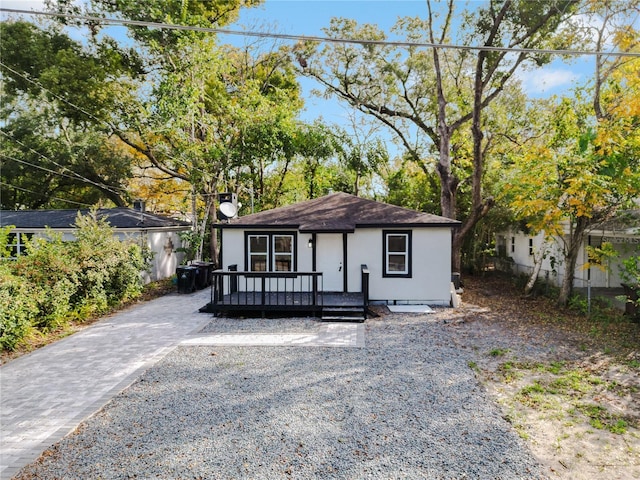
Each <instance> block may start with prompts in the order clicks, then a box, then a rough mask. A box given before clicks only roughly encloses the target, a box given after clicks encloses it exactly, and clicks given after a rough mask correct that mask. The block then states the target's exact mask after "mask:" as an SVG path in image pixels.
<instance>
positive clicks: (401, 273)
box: [382, 230, 411, 277]
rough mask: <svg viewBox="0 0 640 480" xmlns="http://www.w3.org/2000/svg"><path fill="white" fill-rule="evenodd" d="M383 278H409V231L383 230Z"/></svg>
mask: <svg viewBox="0 0 640 480" xmlns="http://www.w3.org/2000/svg"><path fill="white" fill-rule="evenodd" d="M382 240H383V242H382V244H383V273H382V276H383V277H411V230H383V231H382Z"/></svg>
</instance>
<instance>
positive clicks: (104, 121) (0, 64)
mask: <svg viewBox="0 0 640 480" xmlns="http://www.w3.org/2000/svg"><path fill="white" fill-rule="evenodd" d="M0 10H2V9H1V8H0ZM0 66H2V67H3V68H6V69H7V70H9V71H10V72H11V73H13V74H14V75H18V76H19V77H21V78H23V79H25V80H26V81H27V82H29V83H32V84H34V85H35V86H36V87H38V88H41V89H42V90H44V91H45V92H47V93H49V94H51V95H53V96H54V97H55V98H57V99H58V100H60V101H61V102H64V103H66V104H67V105H69V106H70V107H72V108H75V109H76V110H77V111H79V112H80V113H83V114H85V115H86V116H88V117H90V118H92V119H94V120H96V121H98V122H99V123H102V124H103V125H106V126H107V127H109V128H110V129H111V130H114V128H113V125H111V124H110V123H109V122H107V121H106V120H103V119H101V118H98V117H96V116H95V115H94V114H92V113H90V112H87V111H86V110H84V109H83V108H81V107H79V106H77V105H75V104H74V103H71V102H70V101H69V100H67V99H66V98H63V97H61V96H60V95H58V94H56V93H54V92H52V91H51V90H49V89H47V88H46V87H44V86H43V85H42V84H41V83H39V82H36V81H35V80H32V79H30V78H29V77H27V76H26V75H25V74H23V73H20V72H18V71H17V70H14V69H13V68H11V67H10V66H8V65H6V64H5V63H3V62H0Z"/></svg>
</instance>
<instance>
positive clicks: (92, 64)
mask: <svg viewBox="0 0 640 480" xmlns="http://www.w3.org/2000/svg"><path fill="white" fill-rule="evenodd" d="M0 27H1V28H2V36H3V42H1V43H0V55H1V58H2V63H1V64H0V73H1V75H2V79H3V81H4V85H5V93H6V95H5V97H4V102H3V104H2V107H1V108H0V118H1V119H2V122H3V125H2V129H1V131H0V133H1V135H2V167H3V182H2V186H1V189H2V202H3V207H4V208H24V207H27V208H41V207H50V208H51V207H58V206H68V203H67V202H68V201H70V202H71V203H72V204H78V203H81V204H93V203H95V202H97V201H111V202H113V203H114V204H115V205H118V206H122V205H125V204H126V203H127V201H128V196H127V193H126V190H125V186H126V181H127V179H128V176H129V174H130V168H129V159H127V158H126V157H127V156H126V154H125V153H124V152H123V151H121V150H119V149H118V148H117V145H115V144H114V143H113V142H110V141H109V139H108V136H107V135H105V133H104V128H105V122H106V121H107V119H108V118H109V116H110V115H111V111H112V109H113V107H114V102H113V99H114V98H123V97H124V98H126V97H128V96H129V95H130V92H131V91H132V90H134V88H135V85H134V83H135V82H134V78H135V76H136V74H137V71H136V70H135V69H134V70H132V69H131V65H132V64H135V63H136V62H135V55H131V54H130V53H129V52H125V51H123V50H120V49H118V48H117V47H115V46H113V45H111V44H109V43H101V44H97V45H95V46H94V48H88V47H86V48H85V47H83V46H81V45H80V44H79V43H77V42H74V41H72V40H71V39H70V38H69V37H68V36H66V35H64V34H62V33H60V32H57V31H56V30H55V29H53V28H48V29H40V28H38V27H36V26H34V25H32V24H29V23H26V22H21V21H19V22H11V21H8V22H2V24H1V25H0ZM26 59H28V60H29V61H27V60H26ZM60 199H62V200H60Z"/></svg>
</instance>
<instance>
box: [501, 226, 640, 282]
mask: <svg viewBox="0 0 640 480" xmlns="http://www.w3.org/2000/svg"><path fill="white" fill-rule="evenodd" d="M499 237H502V239H499V241H498V243H501V242H502V243H504V244H506V255H507V257H511V259H512V260H513V267H512V269H513V272H514V273H516V274H525V275H530V274H531V272H533V268H534V256H533V255H529V240H530V239H532V240H533V248H534V252H535V253H536V255H537V253H538V252H539V251H540V249H541V248H542V245H543V241H544V235H543V234H538V235H535V236H531V235H527V234H525V233H523V232H520V231H518V232H513V231H510V232H505V233H503V234H500V235H499ZM512 237H513V238H514V239H515V241H514V246H515V248H514V251H513V252H512V251H511V238H512ZM637 238H638V237H637V236H635V235H613V236H612V235H607V234H606V232H605V233H603V232H601V231H595V232H592V233H591V234H590V235H588V236H587V238H586V240H585V243H583V244H582V245H581V247H580V250H579V252H578V261H577V263H576V269H575V271H574V272H573V277H574V285H575V287H577V288H584V287H586V286H587V285H588V284H589V283H590V285H591V286H592V287H604V288H617V287H619V286H620V283H621V282H622V280H621V278H620V273H619V268H618V267H617V265H618V264H619V263H621V262H622V260H624V259H626V258H629V257H630V256H631V255H633V253H634V251H636V252H637V251H638V248H639V247H638V245H639V243H636V242H638V240H637ZM612 240H613V242H612V245H613V248H614V249H615V250H617V251H618V253H619V256H620V257H619V259H617V260H614V261H613V262H612V265H610V267H611V268H610V269H607V268H599V267H596V266H592V267H591V268H587V267H588V265H587V264H588V261H589V256H588V253H587V246H588V245H589V244H591V245H592V246H600V245H601V244H602V242H603V241H610V242H611V241H612ZM561 242H562V240H561V239H560V238H559V237H557V238H555V239H554V240H552V241H551V242H550V243H549V244H548V253H547V255H546V258H545V259H544V260H543V261H542V266H541V269H540V274H539V277H540V278H543V279H545V280H548V281H549V282H550V283H551V284H553V285H556V286H559V285H561V284H562V281H563V279H564V275H565V268H564V264H563V263H562V262H563V258H564V257H563V253H562V250H561V248H560V244H561Z"/></svg>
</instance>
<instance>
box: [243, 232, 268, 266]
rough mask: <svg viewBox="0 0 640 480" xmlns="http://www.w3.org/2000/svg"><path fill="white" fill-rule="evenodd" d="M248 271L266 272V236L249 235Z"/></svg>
mask: <svg viewBox="0 0 640 480" xmlns="http://www.w3.org/2000/svg"><path fill="white" fill-rule="evenodd" d="M247 251H248V252H249V271H251V272H266V271H267V264H268V254H269V237H268V236H267V235H249V248H248V249H247Z"/></svg>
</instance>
